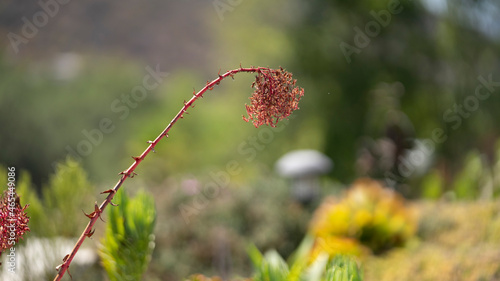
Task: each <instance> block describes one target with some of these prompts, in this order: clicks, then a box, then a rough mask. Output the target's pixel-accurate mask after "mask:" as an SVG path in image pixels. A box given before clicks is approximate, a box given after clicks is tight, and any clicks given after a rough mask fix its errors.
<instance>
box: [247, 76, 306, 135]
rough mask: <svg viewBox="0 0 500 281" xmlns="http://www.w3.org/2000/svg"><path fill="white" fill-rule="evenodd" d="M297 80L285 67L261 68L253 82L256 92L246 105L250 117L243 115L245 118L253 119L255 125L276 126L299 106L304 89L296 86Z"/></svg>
mask: <svg viewBox="0 0 500 281" xmlns="http://www.w3.org/2000/svg"><path fill="white" fill-rule="evenodd" d="M296 81H297V80H294V79H293V78H292V74H291V73H289V72H287V71H285V70H284V69H283V68H280V69H262V70H260V71H259V72H258V75H257V76H256V78H255V81H254V82H253V83H252V88H254V89H255V92H254V93H253V94H252V96H251V97H250V100H251V104H250V105H247V104H246V105H245V107H246V110H247V114H248V117H245V116H243V120H245V121H246V122H249V121H250V120H252V123H253V125H254V126H255V127H259V126H261V125H264V124H265V125H270V126H271V127H276V124H277V123H278V121H280V120H282V119H283V118H286V117H288V116H289V115H290V114H292V112H293V111H294V110H296V109H298V108H299V106H298V105H299V100H300V98H301V97H302V96H303V95H304V89H302V88H299V87H296V86H295V83H296Z"/></svg>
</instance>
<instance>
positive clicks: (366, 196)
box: [309, 178, 417, 259]
mask: <svg viewBox="0 0 500 281" xmlns="http://www.w3.org/2000/svg"><path fill="white" fill-rule="evenodd" d="M416 228H417V220H416V217H415V215H414V212H413V210H412V209H411V208H409V207H407V206H405V200H404V198H403V197H402V196H401V195H400V194H398V193H397V192H395V191H394V190H392V189H389V188H386V187H384V186H382V185H381V184H380V183H379V182H378V181H375V180H372V179H369V178H362V179H359V180H357V181H356V182H354V183H353V184H352V186H351V187H350V188H349V189H348V190H347V191H346V193H345V196H344V197H343V198H342V199H339V198H334V197H328V198H326V199H325V200H324V202H323V203H322V204H321V205H320V206H319V208H318V209H317V210H316V212H315V214H314V216H313V219H312V221H311V224H310V228H309V231H310V234H311V235H312V236H314V237H315V243H314V246H313V249H312V252H311V257H312V258H313V259H314V257H315V256H317V255H318V254H319V253H320V252H322V251H323V252H326V253H328V254H330V255H331V256H333V255H335V254H351V255H357V256H360V255H363V254H366V253H370V252H373V253H380V252H383V251H385V250H387V249H390V248H392V247H395V246H400V245H402V244H403V243H404V242H405V241H407V240H408V239H409V238H410V237H411V236H413V235H414V234H415V232H416Z"/></svg>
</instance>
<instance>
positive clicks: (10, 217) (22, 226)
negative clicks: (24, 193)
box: [0, 192, 30, 252]
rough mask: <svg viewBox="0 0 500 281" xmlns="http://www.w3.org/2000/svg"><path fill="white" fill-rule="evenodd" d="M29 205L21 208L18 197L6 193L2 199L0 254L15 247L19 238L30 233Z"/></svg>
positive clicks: (0, 206)
mask: <svg viewBox="0 0 500 281" xmlns="http://www.w3.org/2000/svg"><path fill="white" fill-rule="evenodd" d="M27 207H28V205H26V206H24V207H21V204H20V203H19V197H18V196H17V195H15V194H14V195H13V196H12V194H9V193H7V192H4V193H3V195H2V197H1V199H0V252H3V250H5V249H8V248H11V247H13V245H14V242H15V243H17V242H18V241H19V238H22V236H23V235H24V234H25V233H26V232H28V231H30V229H29V227H28V222H29V220H30V218H29V217H28V216H27V214H26V212H25V211H26V208H27Z"/></svg>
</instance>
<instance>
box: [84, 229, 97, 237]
mask: <svg viewBox="0 0 500 281" xmlns="http://www.w3.org/2000/svg"><path fill="white" fill-rule="evenodd" d="M94 232H95V229H94V230H91V231H89V232H88V233H87V234H85V236H87V237H88V238H90V237H92V235H94Z"/></svg>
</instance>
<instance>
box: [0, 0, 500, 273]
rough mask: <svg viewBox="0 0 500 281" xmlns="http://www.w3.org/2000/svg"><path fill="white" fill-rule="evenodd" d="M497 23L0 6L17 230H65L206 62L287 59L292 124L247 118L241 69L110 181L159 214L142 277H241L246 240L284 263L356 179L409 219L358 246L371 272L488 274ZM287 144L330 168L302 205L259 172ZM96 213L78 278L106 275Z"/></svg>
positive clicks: (97, 4) (499, 252)
mask: <svg viewBox="0 0 500 281" xmlns="http://www.w3.org/2000/svg"><path fill="white" fill-rule="evenodd" d="M499 18H500V3H499V2H497V1H494V0H456V1H447V0H411V1H410V0H400V1H397V0H387V1H374V0H356V1H344V0H331V1H326V0H324V1H320V0H311V1H297V0H290V1H283V0H278V1H263V0H254V1H245V0H238V1H236V0H210V1H202V0H184V1H157V0H152V1H143V2H136V1H106V2H101V1H84V2H78V1H57V0H52V1H43V0H42V1H39V2H36V1H33V2H30V3H24V2H23V3H19V2H18V1H10V0H7V1H3V2H2V3H1V4H0V42H1V43H2V44H1V45H0V50H1V53H0V54H1V55H0V124H1V126H0V135H1V137H0V147H2V149H1V150H0V164H1V165H3V166H4V167H7V166H15V167H16V168H17V170H18V171H21V170H22V171H23V172H22V173H19V174H18V176H19V177H18V193H19V194H20V195H21V201H22V203H23V204H30V207H29V209H28V211H29V214H30V216H31V222H30V228H31V232H30V233H28V234H27V236H26V237H25V239H24V242H23V243H26V244H29V241H30V239H32V241H34V239H33V238H35V237H36V238H43V239H50V238H54V237H64V238H67V239H70V241H72V240H71V239H73V238H74V237H78V236H79V235H80V234H81V231H83V228H84V226H85V224H86V222H87V218H86V217H85V216H84V215H83V214H82V210H84V211H85V212H91V211H92V207H93V202H94V201H98V202H101V201H102V199H103V196H102V195H99V192H101V191H103V190H106V189H108V188H111V187H112V186H113V185H114V183H115V182H116V181H117V180H118V176H117V174H118V173H119V172H121V171H122V170H124V169H125V168H127V167H128V166H129V165H130V164H131V163H132V159H131V158H130V156H132V155H137V154H139V153H141V152H142V151H143V150H144V148H145V147H146V145H147V143H146V141H148V140H151V139H153V138H154V137H156V136H157V134H158V133H159V132H160V131H161V130H162V129H163V128H164V127H165V126H166V125H167V124H168V122H169V121H170V120H171V118H172V117H173V116H174V114H176V113H177V112H178V110H179V109H180V107H181V105H182V102H183V101H184V100H187V99H189V98H190V97H191V94H192V92H193V89H196V90H199V89H200V88H201V87H203V86H204V85H205V82H206V81H207V80H212V79H214V78H216V77H217V73H218V72H219V71H221V72H224V71H226V70H229V69H234V68H237V67H239V66H240V64H241V65H242V66H243V67H245V66H250V65H253V66H268V67H272V68H278V67H279V66H282V67H284V68H286V69H287V70H288V71H290V72H292V73H293V74H294V78H295V79H297V81H298V82H297V83H298V85H300V87H302V88H304V89H305V95H304V97H303V99H302V100H301V103H300V110H299V111H297V112H295V113H294V114H293V115H292V116H291V118H290V120H289V122H284V123H282V124H281V125H279V127H278V128H276V129H271V128H269V127H260V128H258V129H256V128H254V127H253V126H252V125H251V124H247V123H245V122H244V121H242V118H241V116H242V115H243V114H244V113H245V107H244V104H245V103H248V97H249V96H250V94H251V92H252V89H251V88H250V85H251V82H252V80H253V77H254V75H251V74H249V75H245V74H240V75H239V76H237V77H235V79H234V81H232V80H230V79H228V80H225V81H223V82H222V83H221V85H220V86H218V87H217V88H216V89H214V91H212V92H209V93H207V94H206V95H205V97H204V98H203V99H201V100H199V101H198V102H197V104H196V107H195V108H193V109H192V110H190V112H189V113H190V114H189V115H186V116H185V118H184V119H182V120H180V121H179V123H178V124H176V126H175V127H174V128H173V129H172V131H171V134H170V137H169V138H168V139H166V140H165V141H162V142H161V143H160V144H159V145H158V146H157V152H156V154H151V155H150V156H149V157H148V158H146V160H145V161H144V162H143V164H142V165H141V166H139V168H138V169H137V171H136V172H137V173H138V174H139V175H138V176H137V177H134V178H133V179H131V180H130V181H127V182H126V183H125V185H124V187H123V189H122V190H121V191H120V192H126V193H129V194H136V193H137V192H138V191H140V193H139V194H143V193H147V194H150V195H151V196H152V197H153V198H154V202H155V208H156V211H157V217H156V227H155V230H154V233H155V242H154V243H155V245H154V250H153V252H152V256H151V262H150V263H149V266H148V267H147V270H146V273H145V275H144V276H143V279H144V280H180V279H182V278H185V277H188V276H189V275H190V274H194V273H203V274H205V275H207V276H212V275H218V276H222V277H223V278H229V277H232V276H247V277H248V276H250V275H251V272H252V268H251V263H250V261H249V259H248V255H247V252H246V247H247V245H248V243H253V244H255V245H256V247H257V248H259V249H260V250H261V251H266V250H268V249H276V250H277V251H278V252H279V253H280V255H282V256H283V257H285V258H286V257H289V256H290V254H291V253H292V252H294V251H295V250H296V249H297V247H298V246H299V244H300V243H301V241H303V238H304V236H305V235H306V233H307V232H308V227H309V225H310V223H311V219H312V217H313V213H314V212H315V211H316V210H317V208H318V206H320V204H321V203H322V202H323V200H324V199H325V198H326V197H327V196H332V195H336V196H339V198H340V197H341V196H342V194H343V192H344V191H345V190H346V189H347V188H348V186H350V185H351V184H352V183H353V182H355V181H356V180H357V179H359V178H362V177H363V178H368V177H369V178H373V179H375V180H379V181H381V182H382V183H383V184H384V185H385V186H386V187H388V188H392V189H394V190H395V191H397V192H398V193H399V194H401V200H403V199H402V198H405V200H406V202H407V203H408V205H411V207H412V208H414V209H415V213H417V214H418V220H417V221H416V222H414V224H415V231H414V234H412V237H411V238H408V241H407V242H408V243H405V245H403V246H402V247H399V248H396V249H390V250H387V249H385V248H384V249H383V250H384V251H381V252H380V253H379V252H378V251H373V252H371V253H369V254H368V257H365V260H364V262H363V263H362V264H363V265H362V268H363V270H364V271H365V279H366V280H500V266H499V264H500V205H499V204H500V201H499V199H498V197H499V194H500V139H499V136H500V121H499V120H500V110H498V109H499V108H500V96H499V95H500V23H499V20H498V19H499ZM298 149H314V150H318V151H321V152H322V153H324V154H325V155H327V156H328V157H329V158H330V159H331V160H332V161H333V163H334V167H333V169H332V170H331V171H330V172H329V173H328V174H327V175H324V176H323V177H321V179H320V183H321V196H320V197H318V198H316V200H315V201H314V202H312V203H311V204H308V205H306V206H303V205H301V204H299V203H297V202H295V201H294V200H293V198H292V197H291V196H290V185H291V183H290V181H289V180H287V179H286V178H283V177H281V176H280V175H279V174H277V173H276V171H275V166H274V165H275V163H276V161H277V160H278V159H279V158H280V157H281V156H283V155H284V154H286V153H287V152H290V151H293V150H298ZM2 173H3V174H5V173H4V172H3V170H2ZM3 174H2V175H0V176H4V175H3ZM2 180H3V178H2ZM3 181H5V180H3ZM210 184H212V185H213V184H216V185H218V186H220V187H221V188H220V189H217V194H215V195H213V196H209V197H207V196H205V195H204V194H203V190H205V189H206V188H207V185H210ZM23 193H24V194H23ZM138 196H139V195H138ZM339 200H340V199H339ZM380 200H382V199H380ZM382 201H383V200H382ZM398 210H399V209H398ZM106 217H107V216H106V215H105V216H104V220H105V221H106ZM353 223H358V222H357V221H354V222H353ZM408 223H409V224H411V223H410V222H408ZM412 223H413V222H412ZM106 224H107V223H102V222H99V223H98V224H97V225H98V226H97V229H96V232H95V236H94V237H93V240H90V239H89V240H88V241H86V242H85V244H84V246H85V247H86V248H87V249H88V250H89V260H90V262H89V263H88V264H87V266H88V267H90V270H89V269H88V268H87V269H85V270H81V271H78V270H77V269H75V272H74V273H73V277H74V279H75V280H90V279H88V278H93V279H92V280H99V279H102V280H104V279H103V278H104V276H105V274H104V269H103V268H102V266H101V264H102V263H101V262H100V261H99V256H97V254H95V253H96V252H97V251H98V248H99V245H100V243H101V241H103V240H101V239H102V238H103V237H104V236H105V232H106V230H105V228H106ZM358 238H360V237H358ZM360 239H361V240H363V239H362V238H360ZM375 240H376V239H375ZM365 241H366V240H365ZM370 241H371V240H370ZM362 242H363V241H362ZM346 243H347V242H346ZM69 245H70V246H71V243H69ZM52 248H53V247H52ZM70 248H71V247H70ZM371 249H372V250H373V249H374V248H373V247H372V248H371ZM46 252H50V251H48V250H47V251H46ZM46 255H49V253H46ZM63 256H64V255H59V253H56V254H54V257H51V258H46V259H45V260H47V263H49V264H48V265H47V266H48V267H50V268H54V267H55V266H56V265H57V264H58V263H60V259H62V257H63ZM51 259H53V260H51ZM49 261H50V262H49ZM89 264H90V265H89ZM25 270H28V269H25ZM89 272H90V273H89ZM85 274H92V277H89V275H85ZM54 275H55V271H50V272H49V273H48V274H47V276H48V277H47V279H50V276H54ZM438 277H440V278H439V279H438ZM66 278H67V277H66ZM85 278H87V279H85ZM26 280H28V279H26Z"/></svg>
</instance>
